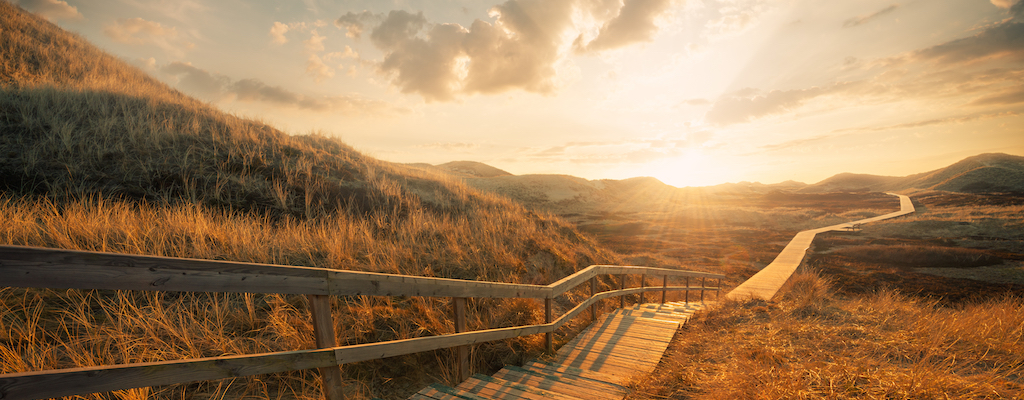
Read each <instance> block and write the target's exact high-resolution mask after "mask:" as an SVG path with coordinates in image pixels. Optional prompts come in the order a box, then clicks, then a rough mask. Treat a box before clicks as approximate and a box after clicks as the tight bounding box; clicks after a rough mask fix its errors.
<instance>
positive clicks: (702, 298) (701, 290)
mask: <svg viewBox="0 0 1024 400" xmlns="http://www.w3.org/2000/svg"><path fill="white" fill-rule="evenodd" d="M707 279H708V278H700V302H701V303H703V302H704V287H705V286H704V281H706V280H707Z"/></svg>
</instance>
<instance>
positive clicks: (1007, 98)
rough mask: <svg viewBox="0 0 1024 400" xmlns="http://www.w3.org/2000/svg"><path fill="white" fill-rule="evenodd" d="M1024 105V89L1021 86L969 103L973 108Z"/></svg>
mask: <svg viewBox="0 0 1024 400" xmlns="http://www.w3.org/2000/svg"><path fill="white" fill-rule="evenodd" d="M1018 103H1024V88H1021V87H1020V86H1018V87H1016V88H1014V89H1009V90H1006V91H1003V92H1000V93H996V94H992V95H988V96H984V97H982V98H980V99H977V100H974V101H972V102H970V103H969V105H972V106H991V105H1010V104H1018Z"/></svg>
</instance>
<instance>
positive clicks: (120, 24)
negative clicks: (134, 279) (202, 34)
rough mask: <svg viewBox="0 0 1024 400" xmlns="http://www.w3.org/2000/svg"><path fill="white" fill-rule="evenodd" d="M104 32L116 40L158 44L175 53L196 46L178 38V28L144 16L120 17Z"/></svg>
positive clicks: (106, 27)
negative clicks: (143, 17)
mask: <svg viewBox="0 0 1024 400" xmlns="http://www.w3.org/2000/svg"><path fill="white" fill-rule="evenodd" d="M103 33H105V34H106V35H107V36H108V37H110V38H111V39H113V40H114V41H115V42H120V43H126V44H133V45H156V46H157V47H161V48H163V49H164V50H167V51H169V52H172V53H175V54H182V53H183V52H184V50H189V49H192V48H193V47H195V45H194V44H192V43H189V42H187V41H184V40H180V39H179V38H178V30H177V29H175V28H174V27H165V26H163V25H161V24H160V23H159V22H153V21H147V20H144V19H142V18H129V19H118V20H117V22H115V23H113V24H110V25H107V26H105V27H104V28H103Z"/></svg>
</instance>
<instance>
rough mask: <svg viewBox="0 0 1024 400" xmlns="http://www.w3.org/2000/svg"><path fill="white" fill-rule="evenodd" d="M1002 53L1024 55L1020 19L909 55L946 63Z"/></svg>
mask: <svg viewBox="0 0 1024 400" xmlns="http://www.w3.org/2000/svg"><path fill="white" fill-rule="evenodd" d="M1017 4H1018V5H1019V4H1024V3H1017ZM1014 7H1017V5H1014ZM1005 56H1013V57H1024V23H1022V22H1015V21H1008V22H1004V23H1000V24H997V25H995V26H992V27H990V28H987V29H985V30H983V31H982V32H981V33H978V34H977V35H974V36H970V37H965V38H961V39H957V40H953V41H950V42H946V43H943V44H940V45H937V46H932V47H929V48H926V49H923V50H920V51H917V52H915V53H914V54H913V57H914V58H917V59H924V60H932V61H936V62H940V63H946V64H956V63H967V62H972V61H976V60H979V59H983V58H990V57H993V58H997V57H1005Z"/></svg>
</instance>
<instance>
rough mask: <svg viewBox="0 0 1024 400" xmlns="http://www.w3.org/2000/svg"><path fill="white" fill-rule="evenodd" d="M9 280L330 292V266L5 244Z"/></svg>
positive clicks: (4, 271) (67, 285) (3, 271)
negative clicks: (320, 266) (317, 266)
mask: <svg viewBox="0 0 1024 400" xmlns="http://www.w3.org/2000/svg"><path fill="white" fill-rule="evenodd" d="M0 282H3V285H5V286H14V287H39V288H56V289H111V290H161V291H187V292H231V293H284V294H314V295H325V294H329V290H328V286H327V270H325V269H320V268H306V267H285V266H280V265H268V264H254V263H239V262H232V261H212V260H197V259H190V258H170V257H157V256H141V255H128V254H113V253H100V252H89V251H77V250H60V249H44V248H38V247H23V246H0Z"/></svg>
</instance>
